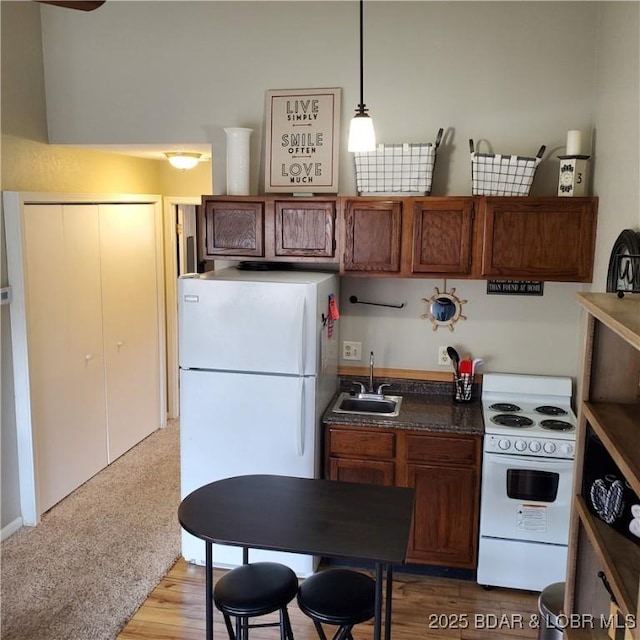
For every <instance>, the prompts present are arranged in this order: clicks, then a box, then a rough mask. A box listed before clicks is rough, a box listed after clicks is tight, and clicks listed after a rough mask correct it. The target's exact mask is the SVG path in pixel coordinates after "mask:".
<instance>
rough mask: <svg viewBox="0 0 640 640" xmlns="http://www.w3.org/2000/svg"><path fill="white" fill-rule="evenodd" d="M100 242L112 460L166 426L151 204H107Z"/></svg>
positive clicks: (103, 216) (110, 453)
mask: <svg viewBox="0 0 640 640" xmlns="http://www.w3.org/2000/svg"><path fill="white" fill-rule="evenodd" d="M99 209H100V244H101V251H100V256H101V272H102V317H103V336H104V360H105V375H106V390H107V426H108V430H107V435H108V447H109V462H113V460H115V459H116V458H118V457H119V456H121V455H122V454H123V453H125V451H128V450H129V449H130V448H131V447H132V446H133V445H135V444H137V443H138V442H140V440H142V439H143V438H145V437H146V436H148V435H149V434H150V433H151V432H152V431H154V430H155V429H157V428H158V427H159V426H160V417H159V408H160V386H159V385H160V374H159V371H160V360H159V358H160V354H159V352H158V343H159V339H158V331H159V329H158V275H157V273H156V264H157V258H156V229H155V225H154V209H153V207H152V206H151V205H146V204H137V205H120V204H109V205H105V204H102V205H100V207H99Z"/></svg>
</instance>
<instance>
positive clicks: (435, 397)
mask: <svg viewBox="0 0 640 640" xmlns="http://www.w3.org/2000/svg"><path fill="white" fill-rule="evenodd" d="M382 382H390V383H391V385H392V386H391V387H388V388H386V389H384V392H385V393H386V394H388V395H401V396H402V405H401V406H400V414H399V415H398V416H395V417H389V416H376V415H360V414H355V413H334V412H333V411H332V409H333V405H334V403H335V401H336V399H337V397H338V394H336V396H335V397H334V398H333V399H332V400H331V402H330V403H329V406H328V407H327V409H326V411H325V412H324V414H323V416H322V421H323V423H324V424H343V425H352V426H355V427H357V426H369V427H387V428H392V429H415V430H424V431H438V432H446V433H460V434H468V435H479V436H481V435H484V421H483V418H482V403H481V401H480V393H479V390H474V391H477V392H476V393H474V396H473V399H472V400H471V401H470V402H454V401H453V389H452V387H453V385H452V384H451V383H424V382H422V383H413V384H412V383H406V382H400V381H394V380H383V381H380V380H379V379H376V380H375V383H376V386H377V385H378V384H381V383H382ZM350 388H351V385H350V383H349V381H346V382H345V381H341V391H345V390H348V389H350Z"/></svg>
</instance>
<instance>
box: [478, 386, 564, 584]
mask: <svg viewBox="0 0 640 640" xmlns="http://www.w3.org/2000/svg"><path fill="white" fill-rule="evenodd" d="M571 390H572V383H571V379H570V378H566V377H555V376H532V375H520V374H500V373H494V374H491V373H488V374H485V375H484V376H483V381H482V411H483V418H484V427H485V438H484V446H483V474H482V492H481V507H480V542H479V549H478V576H477V579H478V582H479V583H480V584H482V585H485V586H502V587H512V588H519V589H528V590H534V591H541V590H542V589H544V587H545V586H547V585H548V584H551V583H553V582H562V581H563V580H564V576H565V570H566V554H567V544H568V538H569V514H570V506H571V495H572V491H573V489H572V485H573V467H574V462H573V458H574V456H575V442H574V441H575V433H576V416H575V414H574V412H573V410H572V408H571Z"/></svg>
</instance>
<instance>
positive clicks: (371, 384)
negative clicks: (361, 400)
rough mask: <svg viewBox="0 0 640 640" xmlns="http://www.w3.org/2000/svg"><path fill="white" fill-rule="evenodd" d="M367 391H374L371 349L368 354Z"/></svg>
mask: <svg viewBox="0 0 640 640" xmlns="http://www.w3.org/2000/svg"><path fill="white" fill-rule="evenodd" d="M369 393H375V392H374V390H373V351H372V352H371V353H370V354H369Z"/></svg>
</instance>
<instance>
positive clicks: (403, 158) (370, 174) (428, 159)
mask: <svg viewBox="0 0 640 640" xmlns="http://www.w3.org/2000/svg"><path fill="white" fill-rule="evenodd" d="M442 133H443V130H442V129H439V130H438V134H437V136H436V141H435V143H434V144H431V143H430V142H427V143H412V144H409V143H404V144H379V145H378V147H377V149H376V150H375V151H356V152H355V153H354V154H353V157H354V161H355V165H356V189H357V190H358V194H359V195H366V194H376V195H386V194H392V195H401V194H408V195H426V196H428V195H429V194H430V193H431V184H432V181H433V169H434V167H435V164H436V151H437V150H438V147H439V146H440V141H441V140H442Z"/></svg>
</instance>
